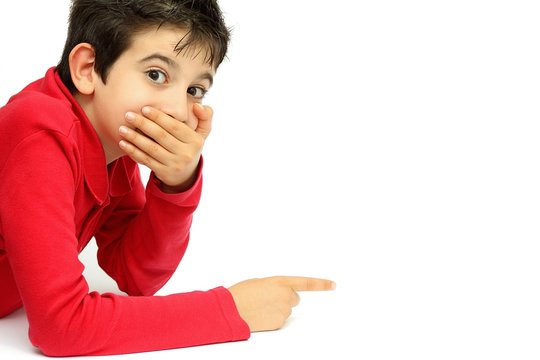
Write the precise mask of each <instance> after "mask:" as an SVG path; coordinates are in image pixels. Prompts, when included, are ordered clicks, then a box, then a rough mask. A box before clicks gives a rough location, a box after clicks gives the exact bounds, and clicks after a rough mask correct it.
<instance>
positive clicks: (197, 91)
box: [187, 86, 207, 99]
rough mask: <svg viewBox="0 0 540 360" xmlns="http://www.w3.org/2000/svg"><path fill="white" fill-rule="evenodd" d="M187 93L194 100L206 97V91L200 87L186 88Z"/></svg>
mask: <svg viewBox="0 0 540 360" xmlns="http://www.w3.org/2000/svg"><path fill="white" fill-rule="evenodd" d="M187 92H188V94H189V95H191V96H193V97H194V98H196V99H202V98H203V97H204V95H206V92H207V90H205V89H203V88H201V87H197V86H192V87H190V88H188V90H187Z"/></svg>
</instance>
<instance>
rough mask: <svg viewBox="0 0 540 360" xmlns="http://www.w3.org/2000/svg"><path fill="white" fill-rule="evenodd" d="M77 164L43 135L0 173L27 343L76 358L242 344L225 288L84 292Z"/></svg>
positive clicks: (65, 146) (1, 211) (1, 208)
mask: <svg viewBox="0 0 540 360" xmlns="http://www.w3.org/2000/svg"><path fill="white" fill-rule="evenodd" d="M71 148H73V147H71ZM75 159H76V154H74V153H73V151H72V150H70V144H69V143H68V140H66V139H64V138H62V137H61V136H59V135H56V134H52V133H45V132H42V133H39V134H36V135H34V136H31V137H30V138H27V139H26V140H24V142H23V143H20V144H19V145H18V146H17V148H16V149H14V150H13V153H12V155H11V156H10V158H9V159H8V160H7V162H6V163H5V166H4V168H3V170H2V173H1V174H0V176H1V177H2V182H3V184H2V185H3V186H1V187H0V204H1V205H0V226H1V228H0V230H1V233H2V236H3V240H4V243H5V250H6V254H7V256H8V258H9V263H10V266H11V269H12V272H13V276H14V279H15V282H16V283H17V287H18V290H19V293H20V296H21V299H22V302H23V305H24V307H25V310H26V314H27V317H28V322H29V337H30V340H31V342H32V343H33V344H34V345H35V346H36V347H38V348H39V349H40V350H41V351H42V352H43V353H44V354H46V355H49V356H75V355H110V354H123V353H133V352H142V351H152V350H161V349H169V348H178V347H185V346H194V345H202V344H209V343H218V342H226V341H235V340H242V339H247V338H248V337H249V328H248V327H247V324H246V323H245V322H244V321H243V320H242V319H241V318H240V316H239V315H238V312H237V310H236V307H235V304H234V301H233V299H232V296H231V294H230V293H229V292H228V290H227V289H225V288H223V287H218V288H215V289H212V290H209V291H196V292H190V293H183V294H173V295H168V296H152V297H150V296H136V297H130V296H119V295H115V294H99V293H97V292H89V288H88V284H87V282H86V280H85V278H84V277H83V275H82V273H83V265H82V264H81V263H80V261H79V259H78V242H77V238H76V236H75V232H76V229H75V228H76V224H75V221H74V214H75V209H74V205H73V204H74V201H73V196H74V193H75V186H76V185H75V184H76V181H75V179H76V178H77V176H78V171H79V170H78V168H77V162H76V160H75ZM6 184H7V185H6Z"/></svg>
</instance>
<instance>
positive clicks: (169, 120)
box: [141, 106, 198, 153]
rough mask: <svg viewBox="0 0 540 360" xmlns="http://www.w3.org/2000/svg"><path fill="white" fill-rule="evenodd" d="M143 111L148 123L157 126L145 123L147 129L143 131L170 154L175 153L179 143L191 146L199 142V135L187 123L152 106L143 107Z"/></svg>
mask: <svg viewBox="0 0 540 360" xmlns="http://www.w3.org/2000/svg"><path fill="white" fill-rule="evenodd" d="M141 111H142V114H143V115H144V116H145V117H146V118H147V119H148V120H149V121H148V122H149V123H150V124H154V125H155V127H152V126H151V125H150V124H144V123H143V124H142V125H146V127H145V128H144V129H141V130H142V131H144V133H145V134H147V135H148V136H150V137H152V138H153V139H154V140H156V142H158V143H159V144H160V145H161V146H163V147H164V148H165V149H167V150H169V151H170V152H172V153H174V152H175V151H174V149H175V146H176V144H177V142H178V141H181V142H182V143H185V144H189V143H192V142H194V141H196V140H197V139H196V137H197V136H198V135H196V134H195V132H194V131H193V130H192V129H190V128H189V126H188V125H187V124H186V123H184V122H182V121H180V120H178V119H175V118H174V117H172V116H170V115H168V114H166V113H164V112H162V111H159V110H157V109H155V108H152V107H150V106H145V107H143V108H142V110H141Z"/></svg>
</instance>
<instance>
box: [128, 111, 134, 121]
mask: <svg viewBox="0 0 540 360" xmlns="http://www.w3.org/2000/svg"><path fill="white" fill-rule="evenodd" d="M126 120H127V121H133V120H135V114H134V113H132V112H127V113H126Z"/></svg>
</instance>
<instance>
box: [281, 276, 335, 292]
mask: <svg viewBox="0 0 540 360" xmlns="http://www.w3.org/2000/svg"><path fill="white" fill-rule="evenodd" d="M271 279H272V280H273V281H274V282H275V283H277V284H280V285H284V286H290V287H291V288H292V289H293V290H295V291H327V290H334V289H335V288H336V283H335V282H333V281H332V280H327V279H320V278H313V277H305V276H274V277H272V278H271Z"/></svg>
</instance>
